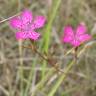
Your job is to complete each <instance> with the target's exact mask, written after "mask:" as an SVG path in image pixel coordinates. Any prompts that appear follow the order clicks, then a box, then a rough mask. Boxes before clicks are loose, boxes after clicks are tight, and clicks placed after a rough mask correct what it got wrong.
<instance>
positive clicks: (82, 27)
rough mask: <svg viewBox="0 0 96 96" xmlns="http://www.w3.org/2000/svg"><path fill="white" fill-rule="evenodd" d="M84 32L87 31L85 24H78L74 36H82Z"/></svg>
mask: <svg viewBox="0 0 96 96" xmlns="http://www.w3.org/2000/svg"><path fill="white" fill-rule="evenodd" d="M86 31H87V29H86V26H85V24H84V23H80V24H79V25H78V26H77V29H76V35H81V34H84V33H85V32H86Z"/></svg>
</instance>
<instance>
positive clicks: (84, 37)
mask: <svg viewBox="0 0 96 96" xmlns="http://www.w3.org/2000/svg"><path fill="white" fill-rule="evenodd" d="M91 38H92V37H91V36H90V35H89V34H84V35H80V36H79V37H78V41H79V42H81V43H83V42H85V41H88V40H90V39H91Z"/></svg>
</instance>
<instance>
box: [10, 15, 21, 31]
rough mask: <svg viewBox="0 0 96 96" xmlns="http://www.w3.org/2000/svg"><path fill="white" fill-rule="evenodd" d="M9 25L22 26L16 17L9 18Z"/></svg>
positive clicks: (17, 27)
mask: <svg viewBox="0 0 96 96" xmlns="http://www.w3.org/2000/svg"><path fill="white" fill-rule="evenodd" d="M10 25H11V26H12V27H13V28H16V29H22V27H23V24H22V22H21V21H20V19H19V18H18V17H14V18H12V19H10Z"/></svg>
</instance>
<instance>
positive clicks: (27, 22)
mask: <svg viewBox="0 0 96 96" xmlns="http://www.w3.org/2000/svg"><path fill="white" fill-rule="evenodd" d="M45 21H46V19H45V17H43V16H36V17H35V18H34V20H33V15H32V13H31V11H29V10H24V11H23V12H22V13H21V14H20V16H17V17H14V18H12V19H11V20H10V25H11V26H12V27H13V28H15V29H18V30H19V31H18V32H16V38H17V39H28V38H30V39H32V40H38V38H39V37H40V33H38V32H36V29H38V28H41V27H43V26H44V24H45Z"/></svg>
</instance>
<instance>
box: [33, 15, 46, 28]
mask: <svg viewBox="0 0 96 96" xmlns="http://www.w3.org/2000/svg"><path fill="white" fill-rule="evenodd" d="M45 21H46V19H45V17H44V16H36V18H35V20H34V22H33V25H32V29H35V28H41V27H43V26H44V24H45Z"/></svg>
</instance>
